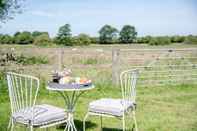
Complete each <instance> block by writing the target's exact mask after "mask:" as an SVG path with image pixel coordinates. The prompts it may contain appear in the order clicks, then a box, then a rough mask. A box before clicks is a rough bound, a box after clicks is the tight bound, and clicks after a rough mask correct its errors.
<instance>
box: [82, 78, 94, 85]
mask: <svg viewBox="0 0 197 131" xmlns="http://www.w3.org/2000/svg"><path fill="white" fill-rule="evenodd" d="M79 83H80V84H86V83H91V80H88V79H87V78H81V79H80V81H79Z"/></svg>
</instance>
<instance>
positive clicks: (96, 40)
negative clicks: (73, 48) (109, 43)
mask: <svg viewBox="0 0 197 131" xmlns="http://www.w3.org/2000/svg"><path fill="white" fill-rule="evenodd" d="M90 40H91V43H92V44H98V43H99V38H98V37H90Z"/></svg>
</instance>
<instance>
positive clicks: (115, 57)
mask: <svg viewBox="0 0 197 131" xmlns="http://www.w3.org/2000/svg"><path fill="white" fill-rule="evenodd" d="M119 55H120V49H113V50H112V84H113V85H116V86H118V85H119V80H120V79H119V75H120V57H119Z"/></svg>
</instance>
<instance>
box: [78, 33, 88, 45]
mask: <svg viewBox="0 0 197 131" xmlns="http://www.w3.org/2000/svg"><path fill="white" fill-rule="evenodd" d="M76 39H77V43H76V44H77V45H89V44H91V39H90V36H89V35H87V34H79V35H78V36H77V37H76Z"/></svg>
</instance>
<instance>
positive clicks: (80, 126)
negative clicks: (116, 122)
mask: <svg viewBox="0 0 197 131" xmlns="http://www.w3.org/2000/svg"><path fill="white" fill-rule="evenodd" d="M65 126H66V124H63V125H61V126H59V127H58V128H57V129H58V130H64V128H65ZM75 126H76V128H77V130H78V131H83V121H80V120H75ZM96 127H99V128H100V125H97V124H95V123H92V122H90V121H86V129H90V128H91V129H92V130H94V128H96ZM102 131H122V129H118V128H106V127H103V129H102ZM126 131H133V129H132V130H126Z"/></svg>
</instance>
